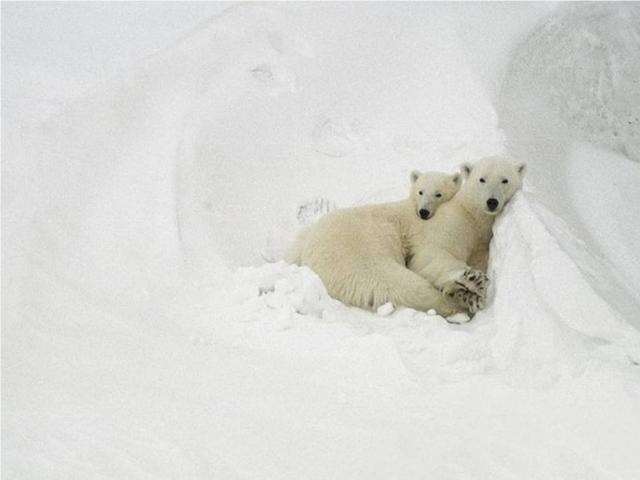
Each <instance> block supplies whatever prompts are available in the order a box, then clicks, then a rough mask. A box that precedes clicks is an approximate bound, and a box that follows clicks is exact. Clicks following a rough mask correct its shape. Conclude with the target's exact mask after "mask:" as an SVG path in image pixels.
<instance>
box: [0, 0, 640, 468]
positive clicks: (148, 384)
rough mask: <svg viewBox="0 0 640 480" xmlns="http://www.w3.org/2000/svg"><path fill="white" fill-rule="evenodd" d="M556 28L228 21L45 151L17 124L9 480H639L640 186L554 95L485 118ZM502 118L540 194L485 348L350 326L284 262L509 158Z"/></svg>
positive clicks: (368, 19)
mask: <svg viewBox="0 0 640 480" xmlns="http://www.w3.org/2000/svg"><path fill="white" fill-rule="evenodd" d="M13 8H18V7H16V6H14V7H13ZM113 8H116V7H115V6H114V7H113ZM466 8H469V9H471V10H468V11H469V12H474V15H473V16H471V17H465V21H464V22H463V23H461V22H460V15H461V13H465V12H467V10H466ZM589 8H591V7H589ZM4 9H5V5H3V10H4ZM548 9H549V7H548V6H541V7H536V6H535V5H534V6H532V5H522V6H514V5H507V6H505V5H497V4H496V5H494V6H491V7H486V6H483V7H477V6H468V7H466V6H464V5H463V6H460V5H445V4H443V5H433V4H430V5H419V4H401V5H400V4H398V5H395V4H394V5H393V6H388V5H378V4H376V5H372V4H367V5H355V4H334V5H312V4H304V5H300V4H297V5H286V6H285V5H279V6H277V7H265V6H263V5H250V6H242V7H240V8H237V7H236V8H231V9H230V10H228V11H227V12H225V13H224V14H223V15H221V16H219V17H216V18H213V19H211V20H209V21H207V22H205V23H203V24H201V25H200V27H199V28H197V29H196V30H194V31H192V32H191V33H190V34H188V35H186V36H185V37H184V38H182V39H181V40H180V41H179V42H177V43H175V44H174V45H172V46H170V47H169V48H168V49H166V50H163V51H161V52H160V53H158V54H157V55H154V56H152V57H150V58H148V59H146V60H144V61H143V62H141V64H140V65H138V66H137V67H136V68H134V69H132V71H131V73H130V74H129V75H128V76H127V79H126V80H125V81H122V82H120V81H117V82H116V81H114V82H112V83H111V82H107V85H105V86H103V87H100V88H97V89H96V90H95V91H92V92H88V93H86V94H84V95H83V96H81V97H79V98H75V99H74V100H73V101H72V102H69V103H67V104H66V106H65V108H64V110H63V111H58V112H57V113H56V114H55V115H54V116H52V117H50V118H49V120H48V121H47V122H44V123H42V124H40V123H38V122H35V124H36V125H37V126H36V127H35V128H25V125H27V124H28V125H33V122H32V120H33V119H34V118H41V117H42V116H43V114H44V113H47V112H49V111H50V108H49V107H42V105H40V107H42V108H43V109H42V110H38V109H39V108H40V107H37V105H38V104H39V102H38V100H37V99H31V100H33V101H34V102H33V103H31V101H29V102H26V103H23V104H22V106H23V108H25V109H27V105H31V107H29V108H32V107H33V108H36V110H38V111H35V112H32V111H27V112H14V115H13V116H12V118H18V117H19V118H22V119H23V121H24V120H25V119H26V120H29V121H28V122H24V123H22V124H20V125H15V127H16V128H13V129H7V131H9V133H10V135H9V141H8V142H6V143H5V142H4V141H3V302H2V308H3V312H2V314H3V315H2V318H3V329H2V387H3V388H2V400H3V404H2V407H3V412H2V469H3V476H6V477H7V478H50V479H68V478H118V479H119V478H154V479H155V478H203V479H204V478H292V479H298V478H318V479H320V478H479V477H480V478H493V479H511V478H563V479H583V478H603V479H604V478H624V479H635V478H637V472H638V471H640V459H639V458H638V456H637V451H636V450H637V448H636V443H637V432H638V431H640V388H639V385H640V381H639V380H640V376H639V373H638V365H637V363H638V361H639V360H640V345H639V336H638V330H636V329H635V328H634V327H633V326H632V325H634V322H637V321H638V319H637V312H638V308H637V305H638V296H637V295H638V293H637V292H639V291H640V284H639V283H638V279H639V278H640V277H639V273H638V272H640V268H639V267H638V266H637V263H633V261H630V259H629V258H628V257H629V255H633V254H634V253H635V252H636V251H637V249H635V245H637V244H638V237H637V228H634V227H637V224H638V223H637V222H638V217H637V213H634V212H633V211H630V210H632V209H630V208H629V206H630V205H633V204H634V203H633V202H635V200H636V199H637V196H638V191H637V190H634V187H635V185H636V182H635V179H636V178H637V177H638V169H637V167H638V164H637V163H633V162H630V161H629V160H628V159H627V158H624V157H620V156H618V155H615V154H613V153H611V152H602V151H601V150H599V149H596V148H594V147H593V146H592V145H590V144H588V143H584V144H578V145H574V144H572V143H570V141H566V142H565V141H564V139H562V138H559V137H558V136H554V135H553V134H552V133H553V131H554V130H553V129H554V127H555V125H557V124H559V123H560V122H561V121H565V120H561V118H560V116H559V115H558V114H557V112H555V110H553V108H550V107H549V106H547V105H539V104H534V105H533V107H534V108H532V109H531V110H529V109H528V108H527V107H528V106H530V105H531V103H530V102H529V100H530V92H531V91H534V90H533V88H534V85H535V81H536V79H535V78H533V79H531V80H530V81H529V82H516V81H515V80H514V79H513V78H512V77H510V75H514V74H513V73H510V72H513V71H512V70H511V69H507V70H506V79H505V85H513V87H505V89H504V90H503V91H501V92H499V94H498V97H499V98H498V99H497V104H498V106H499V109H498V111H499V112H500V118H498V115H497V114H496V112H495V111H494V107H493V105H492V104H491V102H490V99H491V98H492V96H493V95H492V94H490V93H489V92H488V91H487V88H488V87H487V85H496V84H497V83H498V82H497V81H496V78H493V79H492V80H490V81H488V77H490V76H491V75H493V74H492V73H491V72H489V71H488V70H490V69H489V67H487V65H490V66H491V68H494V66H495V68H496V69H498V65H513V63H512V62H509V61H507V58H506V57H504V55H505V53H506V52H508V51H509V50H510V47H511V43H510V42H513V41H514V40H515V39H517V38H519V37H520V36H525V34H526V33H527V32H526V31H525V30H522V31H520V32H515V31H514V30H515V28H514V27H513V25H514V24H518V25H531V24H533V23H535V21H536V20H538V19H539V18H540V16H541V15H542V14H545V13H547V11H548ZM606 11H608V12H612V11H613V10H611V9H609V10H606ZM514 12H515V13H517V14H518V15H516V16H515V18H517V21H515V20H514V21H512V20H511V18H512V17H514ZM576 12H578V13H576V14H575V15H577V17H576V18H583V13H582V11H581V10H576ZM3 13H4V12H3ZM63 13H64V12H63ZM614 13H615V12H614ZM553 15H570V14H567V13H566V12H564V11H561V12H560V13H558V14H555V13H554V14H552V17H551V21H552V23H551V25H555V23H553V22H555V21H556V20H554V18H557V17H554V16H553ZM616 15H617V14H616ZM620 15H622V16H621V17H620V18H621V20H620V22H621V25H623V24H625V23H624V22H625V21H626V20H625V18H626V17H624V15H623V14H622V13H620ZM572 18H573V17H569V19H570V20H571V19H572ZM571 21H572V22H573V21H574V20H571ZM575 21H576V22H577V21H578V20H575ZM613 24H614V26H615V22H613ZM542 25H544V23H543V24H542ZM614 26H612V27H611V28H614ZM523 28H524V27H523ZM554 28H555V27H554ZM602 35H614V34H613V33H611V32H609V31H607V32H603V33H602ZM614 36H615V35H614ZM478 38H485V39H492V41H491V42H488V43H487V42H485V43H483V45H484V46H485V47H486V48H485V49H478V48H477V45H476V43H475V41H474V39H478ZM607 38H609V37H607ZM525 45H528V44H526V43H525ZM521 48H528V47H521ZM3 54H4V47H3ZM520 54H521V53H518V50H516V57H518V55H520ZM501 55H503V56H502V57H501ZM554 58H555V57H554ZM580 58H583V61H584V62H585V63H586V62H587V61H588V59H589V58H591V57H585V56H584V55H583V56H582V57H580ZM594 58H597V57H594ZM4 59H5V57H3V60H4ZM549 60H551V59H549ZM548 64H549V66H550V67H553V64H552V62H551V61H549V62H548ZM481 65H482V66H483V67H482V68H480V67H478V66H481ZM3 66H4V65H3ZM476 67H477V68H476ZM587 67H588V65H585V68H587ZM24 68H27V67H26V66H25V67H24ZM35 68H37V67H35ZM589 68H590V67H589ZM476 70H481V72H480V73H478V72H477V71H476ZM20 71H21V72H22V71H23V70H20ZM32 74H33V72H32ZM624 75H626V73H624ZM34 77H35V74H34ZM29 78H32V77H29ZM12 81H13V82H14V84H15V83H18V81H17V79H15V78H13V79H12ZM550 81H551V80H550ZM554 81H555V80H554ZM579 88H582V87H581V86H580V85H576V89H579ZM493 93H494V94H495V93H496V92H493ZM5 94H6V93H5V91H4V90H3V95H5ZM65 95H66V96H68V97H71V96H72V95H71V94H70V93H69V92H65ZM3 100H4V98H3ZM585 101H587V100H585ZM505 103H506V104H508V106H509V107H511V108H510V109H509V108H506V107H505ZM34 105H35V106H34ZM3 106H4V102H3ZM3 113H4V110H3ZM32 114H33V115H32ZM3 120H4V115H3ZM498 120H500V124H501V126H502V128H504V131H505V132H506V142H507V144H508V145H509V147H510V148H511V149H512V150H513V151H514V152H516V153H518V154H520V155H522V156H523V157H524V158H525V159H526V160H528V162H529V166H530V170H531V171H530V174H529V176H528V177H527V182H526V189H525V191H524V192H523V193H522V194H521V195H519V196H518V197H516V198H515V199H514V201H513V203H512V204H511V205H510V206H509V208H508V209H507V211H506V212H505V214H504V216H503V217H502V218H501V219H500V221H499V222H498V223H497V225H496V229H495V234H496V235H495V239H494V241H493V243H492V247H491V259H490V275H491V278H492V280H493V281H492V291H491V292H490V303H489V307H488V309H487V310H486V311H483V312H481V313H480V314H478V315H477V316H476V317H475V318H474V319H473V321H472V322H470V323H466V324H460V325H454V324H449V323H447V322H446V321H445V320H444V319H443V318H441V317H440V316H438V315H435V314H427V313H423V312H415V311H413V310H410V309H397V310H394V311H392V312H391V311H383V312H380V313H381V314H380V315H378V314H377V313H369V312H365V311H362V310H358V309H354V308H349V307H346V306H344V305H342V304H341V303H339V302H337V301H335V300H333V299H332V298H330V297H329V296H328V295H327V292H326V290H325V289H324V287H323V285H322V282H321V281H320V280H319V278H318V277H317V276H316V275H315V274H314V273H313V272H311V271H310V270H308V269H306V268H303V267H298V266H293V265H287V264H285V263H283V262H280V261H276V260H278V257H279V252H281V251H282V248H283V247H284V246H285V245H286V243H287V242H288V241H289V240H290V237H291V235H293V234H294V233H295V230H296V228H298V226H299V225H300V224H301V223H302V224H305V223H307V222H309V221H311V220H312V219H313V218H316V217H317V216H318V215H321V214H323V213H325V212H326V211H328V210H330V209H332V208H334V207H335V205H351V204H357V203H363V202H368V201H382V200H387V199H393V198H399V197H401V196H403V195H405V194H406V188H407V175H408V172H409V171H410V170H411V169H413V168H422V169H425V170H426V169H448V170H452V169H454V168H455V167H456V164H457V163H458V162H459V161H461V160H463V159H467V157H471V158H473V157H476V156H478V155H482V154H484V153H495V152H496V151H500V150H502V149H504V141H505V136H504V135H503V132H502V131H501V130H499V129H498V128H497V123H498ZM21 127H22V128H21ZM3 128H5V129H6V127H4V126H3ZM580 128H582V127H580ZM3 133H4V132H3ZM535 133H542V134H543V135H535ZM547 133H550V134H549V135H547ZM608 170H610V171H613V170H615V174H611V175H610V176H609V177H607V172H608ZM576 172H579V174H578V173H576ZM603 177H607V178H608V182H603V181H599V182H595V184H594V182H593V179H594V178H600V179H601V178H603ZM5 187H6V188H5ZM592 194H593V195H594V196H593V197H590V198H589V199H586V198H585V197H586V195H592ZM598 198H603V199H606V200H603V201H597V199H598ZM638 203H640V202H638ZM638 203H635V204H638ZM301 206H302V207H303V208H302V209H301V208H300V207H301ZM606 231H613V232H614V233H612V234H611V235H606V234H605V233H604V232H606ZM620 245H624V246H625V248H626V250H625V249H620V248H618V247H619V246H620ZM636 257H637V255H636ZM265 258H266V259H268V260H271V261H272V262H269V263H265V262H264V260H263V259H265ZM387 310H388V309H387ZM432 313H434V312H432ZM382 314H385V315H386V316H383V315H382ZM465 320H466V319H465ZM635 325H636V326H637V323H636V324H635Z"/></svg>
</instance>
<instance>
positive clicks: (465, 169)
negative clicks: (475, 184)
mask: <svg viewBox="0 0 640 480" xmlns="http://www.w3.org/2000/svg"><path fill="white" fill-rule="evenodd" d="M471 170H473V165H471V164H470V163H469V162H464V163H463V164H462V165H460V173H461V174H462V176H463V177H464V178H469V175H471Z"/></svg>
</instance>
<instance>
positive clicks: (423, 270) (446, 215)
mask: <svg viewBox="0 0 640 480" xmlns="http://www.w3.org/2000/svg"><path fill="white" fill-rule="evenodd" d="M525 169H526V166H525V164H524V163H513V162H511V161H509V160H507V159H505V158H502V157H487V158H484V159H482V160H480V161H478V162H477V163H475V164H474V165H470V164H468V163H465V164H463V165H462V168H461V171H462V174H463V176H465V178H466V180H465V182H464V185H463V186H462V187H461V188H460V191H459V192H458V193H457V194H456V196H455V197H454V198H453V199H452V200H451V201H450V202H447V203H446V204H445V205H443V206H442V208H440V209H439V210H438V212H437V213H436V215H435V216H434V218H433V219H432V220H430V221H429V223H430V225H429V228H426V229H425V231H424V235H422V237H421V241H422V244H421V245H418V246H415V249H413V250H411V252H409V257H408V261H407V265H408V267H409V268H410V269H411V270H412V271H414V272H416V273H418V274H419V275H420V276H422V277H424V278H425V279H427V280H429V281H430V282H431V283H432V284H433V285H434V286H435V287H436V288H438V289H439V290H440V291H442V292H443V293H444V294H445V295H447V296H449V297H452V298H453V299H454V300H455V301H456V302H457V303H458V304H459V305H460V306H464V307H465V308H467V309H468V310H469V311H470V312H471V313H475V312H476V311H478V310H480V309H482V308H484V303H485V297H486V286H487V283H488V279H487V277H486V274H485V272H486V268H487V259H488V256H489V242H490V240H491V229H492V226H493V222H494V220H495V218H496V215H498V214H499V213H500V212H501V211H502V209H503V208H504V206H505V204H506V203H507V202H508V201H509V200H510V199H511V197H513V195H514V194H515V193H516V191H518V190H519V189H520V188H521V186H522V178H523V176H524V173H525Z"/></svg>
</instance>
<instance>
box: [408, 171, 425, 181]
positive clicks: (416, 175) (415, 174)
mask: <svg viewBox="0 0 640 480" xmlns="http://www.w3.org/2000/svg"><path fill="white" fill-rule="evenodd" d="M420 175H422V173H420V172H419V171H418V170H414V171H413V172H411V176H410V177H409V178H411V183H416V180H418V178H420Z"/></svg>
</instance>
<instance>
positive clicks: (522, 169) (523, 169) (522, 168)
mask: <svg viewBox="0 0 640 480" xmlns="http://www.w3.org/2000/svg"><path fill="white" fill-rule="evenodd" d="M516 172H518V175H520V180H522V179H523V178H524V174H525V173H527V164H526V163H524V162H519V163H516Z"/></svg>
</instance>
